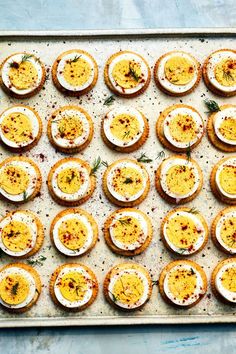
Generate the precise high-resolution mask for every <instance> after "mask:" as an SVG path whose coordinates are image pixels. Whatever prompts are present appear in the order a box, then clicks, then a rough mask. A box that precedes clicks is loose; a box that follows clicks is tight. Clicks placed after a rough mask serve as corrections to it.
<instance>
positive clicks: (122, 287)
mask: <svg viewBox="0 0 236 354" xmlns="http://www.w3.org/2000/svg"><path fill="white" fill-rule="evenodd" d="M143 293H144V284H143V281H142V279H141V278H140V277H139V276H138V274H135V273H131V274H128V273H125V274H122V275H121V276H120V277H119V278H118V279H117V280H116V281H115V283H114V285H113V290H112V294H113V297H114V299H117V300H118V301H120V302H122V303H123V304H128V305H129V304H130V305H134V304H136V302H138V301H139V300H140V299H141V297H142V295H143Z"/></svg>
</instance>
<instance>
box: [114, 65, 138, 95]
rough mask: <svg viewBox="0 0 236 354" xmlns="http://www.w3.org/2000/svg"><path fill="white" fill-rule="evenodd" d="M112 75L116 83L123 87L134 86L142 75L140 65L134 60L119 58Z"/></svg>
mask: <svg viewBox="0 0 236 354" xmlns="http://www.w3.org/2000/svg"><path fill="white" fill-rule="evenodd" d="M112 76H113V78H114V80H115V81H116V83H117V85H119V86H120V87H123V88H124V89H130V88H133V87H136V86H137V85H138V84H139V82H140V79H141V77H142V71H141V66H140V64H139V63H137V62H135V61H134V60H127V59H123V60H120V61H119V62H118V63H117V64H115V66H114V68H113V70H112Z"/></svg>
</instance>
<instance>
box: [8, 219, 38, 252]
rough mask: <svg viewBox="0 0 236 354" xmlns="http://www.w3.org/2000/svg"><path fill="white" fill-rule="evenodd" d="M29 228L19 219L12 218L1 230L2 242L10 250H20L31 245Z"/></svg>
mask: <svg viewBox="0 0 236 354" xmlns="http://www.w3.org/2000/svg"><path fill="white" fill-rule="evenodd" d="M31 241H32V235H31V232H30V228H29V227H28V226H27V225H26V224H25V223H23V222H21V221H16V220H12V221H11V222H10V223H9V224H7V225H6V226H5V227H4V228H3V230H2V242H3V244H4V245H5V246H6V248H8V249H9V250H11V251H14V252H21V251H23V250H24V249H26V248H28V247H29V246H30V245H31Z"/></svg>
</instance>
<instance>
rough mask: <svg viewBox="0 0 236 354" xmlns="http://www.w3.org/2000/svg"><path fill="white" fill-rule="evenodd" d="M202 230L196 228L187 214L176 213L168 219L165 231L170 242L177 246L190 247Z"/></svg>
mask: <svg viewBox="0 0 236 354" xmlns="http://www.w3.org/2000/svg"><path fill="white" fill-rule="evenodd" d="M201 231H202V230H198V229H197V228H196V225H195V223H194V222H193V220H192V219H191V218H189V217H187V216H183V215H176V216H175V217H172V218H170V219H169V220H168V223H167V226H166V233H167V236H168V239H169V240H170V242H171V243H172V244H174V245H175V246H176V247H179V248H185V249H188V248H191V247H192V246H193V245H194V244H195V243H196V242H197V240H198V238H199V234H200V233H201Z"/></svg>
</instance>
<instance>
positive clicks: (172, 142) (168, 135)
mask: <svg viewBox="0 0 236 354" xmlns="http://www.w3.org/2000/svg"><path fill="white" fill-rule="evenodd" d="M156 133H157V137H158V139H159V140H160V142H161V143H162V145H164V146H165V147H166V148H167V149H170V150H172V151H175V152H184V151H188V150H189V149H190V150H192V149H193V148H195V147H196V146H197V145H198V144H199V143H200V141H201V140H202V137H203V134H204V123H203V119H202V117H201V115H200V114H199V113H198V111H196V109H194V108H193V107H191V106H187V105H184V104H175V105H173V106H170V107H168V108H166V109H165V110H164V111H163V112H162V113H161V114H160V116H159V118H158V120H157V124H156Z"/></svg>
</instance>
